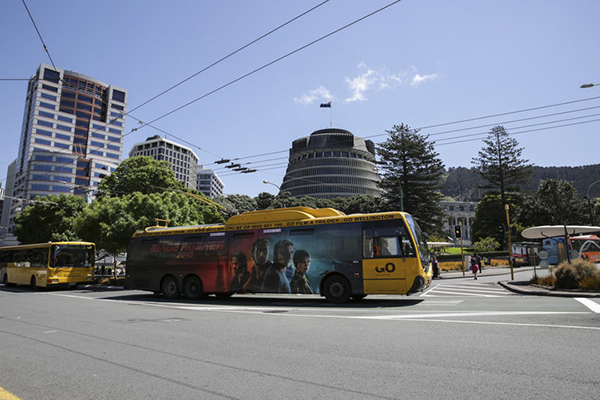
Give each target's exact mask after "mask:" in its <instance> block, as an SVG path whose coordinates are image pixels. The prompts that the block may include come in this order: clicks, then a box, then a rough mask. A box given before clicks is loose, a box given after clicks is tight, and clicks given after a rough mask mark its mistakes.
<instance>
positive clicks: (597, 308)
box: [575, 297, 600, 314]
mask: <svg viewBox="0 0 600 400" xmlns="http://www.w3.org/2000/svg"><path fill="white" fill-rule="evenodd" d="M575 300H577V301H578V302H580V303H581V304H583V305H584V306H586V307H587V308H589V309H590V310H592V311H593V312H595V313H596V314H600V304H598V303H596V302H595V301H592V300H590V299H586V298H584V297H575Z"/></svg>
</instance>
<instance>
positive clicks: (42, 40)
mask: <svg viewBox="0 0 600 400" xmlns="http://www.w3.org/2000/svg"><path fill="white" fill-rule="evenodd" d="M21 1H22V2H23V5H24V6H25V10H27V14H29V19H31V22H32V23H33V27H34V28H35V31H36V32H37V34H38V36H39V38H40V41H41V42H42V45H43V46H44V51H45V52H46V54H48V58H49V59H50V63H52V66H53V67H54V69H55V70H56V69H57V68H56V65H54V60H53V59H52V56H51V55H50V52H49V51H48V47H46V43H44V38H42V34H41V33H40V30H39V29H38V27H37V25H36V23H35V21H34V19H33V15H31V12H29V7H27V4H25V0H21Z"/></svg>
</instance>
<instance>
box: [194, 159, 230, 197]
mask: <svg viewBox="0 0 600 400" xmlns="http://www.w3.org/2000/svg"><path fill="white" fill-rule="evenodd" d="M224 189H225V185H224V184H223V181H222V180H221V178H219V176H218V175H217V173H216V172H215V171H213V170H212V169H208V168H204V166H202V165H201V166H200V168H199V169H198V184H197V185H196V190H197V191H199V192H202V193H204V195H205V196H206V197H209V198H211V199H212V198H213V197H216V196H222V195H223V190H224Z"/></svg>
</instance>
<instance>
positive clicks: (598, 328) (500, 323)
mask: <svg viewBox="0 0 600 400" xmlns="http://www.w3.org/2000/svg"><path fill="white" fill-rule="evenodd" d="M584 314H585V313H584ZM407 321H422V322H449V323H453V324H478V325H508V326H525V327H531V328H561V329H584V330H592V331H600V327H597V326H577V325H550V324H523V323H518V322H492V321H461V320H455V319H414V320H410V319H408V320H407Z"/></svg>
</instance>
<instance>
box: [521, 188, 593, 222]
mask: <svg viewBox="0 0 600 400" xmlns="http://www.w3.org/2000/svg"><path fill="white" fill-rule="evenodd" d="M518 220H519V222H520V223H521V224H523V225H525V226H533V225H562V224H576V225H585V224H586V223H588V221H589V209H588V208H587V205H586V202H585V200H584V199H582V198H581V197H578V195H577V190H576V189H575V187H574V186H573V185H572V184H571V183H570V182H567V181H561V180H557V179H546V180H544V181H542V183H540V186H539V188H538V190H537V192H536V193H535V195H534V196H532V197H531V198H530V199H528V201H526V202H524V203H523V206H522V208H521V210H520V212H519V214H518Z"/></svg>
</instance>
